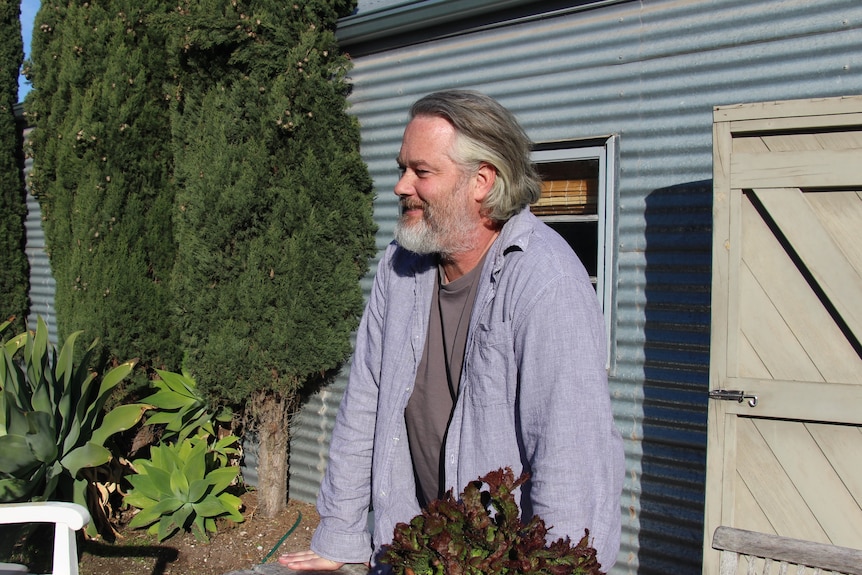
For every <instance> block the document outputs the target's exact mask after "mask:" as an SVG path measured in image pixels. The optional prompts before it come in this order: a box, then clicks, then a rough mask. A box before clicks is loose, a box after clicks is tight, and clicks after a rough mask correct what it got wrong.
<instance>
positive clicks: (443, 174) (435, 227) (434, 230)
mask: <svg viewBox="0 0 862 575" xmlns="http://www.w3.org/2000/svg"><path fill="white" fill-rule="evenodd" d="M454 142H455V129H454V128H453V127H452V125H451V124H450V123H449V122H448V121H446V120H444V119H443V118H439V117H435V116H418V117H416V118H414V119H413V120H411V121H410V123H409V124H408V125H407V129H406V130H404V138H403V140H402V143H401V152H400V153H399V154H398V165H399V167H400V168H401V178H400V179H399V180H398V184H396V186H395V194H396V195H397V196H398V197H399V198H400V200H401V218H400V220H399V221H398V226H397V227H396V229H395V239H396V240H397V241H398V243H399V245H401V246H402V247H404V248H406V249H408V250H410V251H412V252H415V253H419V254H427V253H439V254H442V255H444V256H448V255H452V254H456V253H459V252H463V251H467V250H468V249H470V248H472V247H473V240H474V238H475V232H476V230H477V228H478V227H479V223H480V220H479V204H478V202H476V201H475V199H474V197H473V194H472V193H471V183H472V179H473V178H471V175H470V174H469V173H465V171H464V169H463V168H462V167H461V166H459V165H458V164H456V163H455V162H454V161H453V160H452V158H451V157H450V151H451V150H452V146H453V144H454Z"/></svg>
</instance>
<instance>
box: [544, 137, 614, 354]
mask: <svg viewBox="0 0 862 575" xmlns="http://www.w3.org/2000/svg"><path fill="white" fill-rule="evenodd" d="M531 159H532V161H533V163H534V164H536V165H539V164H543V163H556V162H567V161H578V160H597V161H598V184H597V198H596V199H597V209H596V212H597V213H596V214H595V215H542V216H537V217H538V218H539V219H541V220H542V221H544V222H550V223H552V222H555V221H557V222H578V221H581V222H586V221H596V222H597V224H598V231H597V235H598V238H597V243H598V246H597V252H598V253H597V254H596V296H597V297H598V299H599V305H600V306H601V309H602V313H603V314H604V316H605V329H606V331H607V342H608V355H609V359H608V364H609V363H610V361H609V360H610V355H611V351H612V350H611V348H612V342H613V337H612V325H613V323H614V322H613V321H612V319H611V315H612V310H613V302H614V296H615V293H614V290H613V285H614V281H613V280H614V277H615V273H614V249H613V247H614V245H615V243H614V237H615V230H616V217H615V211H616V210H615V206H616V204H617V195H618V182H619V175H618V165H619V136H617V135H612V136H606V137H602V138H595V139H589V140H566V141H559V142H546V143H540V144H537V145H536V146H535V147H534V148H533V153H532V156H531Z"/></svg>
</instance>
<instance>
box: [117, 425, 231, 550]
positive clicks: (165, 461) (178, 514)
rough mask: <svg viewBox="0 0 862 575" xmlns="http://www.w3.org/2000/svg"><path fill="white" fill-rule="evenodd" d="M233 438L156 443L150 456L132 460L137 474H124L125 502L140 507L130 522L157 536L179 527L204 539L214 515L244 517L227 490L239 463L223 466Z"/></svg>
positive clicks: (212, 527) (212, 528) (162, 537)
mask: <svg viewBox="0 0 862 575" xmlns="http://www.w3.org/2000/svg"><path fill="white" fill-rule="evenodd" d="M237 441H238V438H237V437H236V436H233V435H230V436H228V437H225V438H224V439H222V440H220V441H218V442H216V444H215V445H214V446H213V447H210V446H209V445H208V443H207V440H206V438H205V437H190V438H187V439H185V440H183V441H181V442H178V443H177V444H171V443H163V444H161V445H157V446H155V447H153V448H152V450H151V451H150V459H137V460H135V461H134V462H133V464H134V466H135V468H136V469H137V471H138V474H137V475H132V476H129V478H128V479H129V482H130V483H131V484H132V487H133V489H131V490H130V491H129V492H128V493H127V494H126V497H125V502H126V503H128V504H129V505H132V506H134V507H138V508H139V509H140V510H141V511H140V512H138V514H137V515H135V516H134V517H133V518H132V520H131V522H129V527H149V529H148V532H149V533H152V534H155V535H157V536H158V538H159V541H164V540H165V539H167V538H168V537H170V536H172V535H173V534H175V533H176V532H177V531H180V530H182V531H192V532H193V533H194V535H195V538H196V539H198V540H199V541H207V540H208V536H207V532H211V533H214V532H215V531H216V521H215V520H216V519H217V518H219V517H227V518H228V519H230V520H232V521H235V522H241V521H243V516H242V513H240V511H239V510H240V508H241V506H242V500H241V499H240V498H239V497H237V496H235V495H233V494H231V493H228V492H227V488H228V487H229V486H230V484H231V483H232V482H233V480H234V479H235V478H236V476H237V474H238V473H239V468H238V467H234V466H228V465H226V463H227V460H226V458H224V454H225V453H226V452H227V451H228V450H229V448H230V445H232V444H234V443H236V442H237Z"/></svg>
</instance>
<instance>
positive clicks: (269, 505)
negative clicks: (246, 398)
mask: <svg viewBox="0 0 862 575" xmlns="http://www.w3.org/2000/svg"><path fill="white" fill-rule="evenodd" d="M293 404H294V399H293V398H291V397H285V396H284V395H282V394H280V393H277V392H273V391H256V392H254V394H253V396H252V401H251V408H252V415H253V417H254V419H255V428H256V431H257V436H258V440H259V441H260V447H259V449H258V461H257V476H258V485H257V492H258V508H257V512H258V513H259V514H261V515H262V516H263V517H275V516H276V515H277V514H279V513H281V512H282V511H284V509H285V508H286V507H287V477H288V465H287V461H288V452H289V450H290V443H289V439H290V427H289V425H290V416H291V414H292V413H293V410H294V405H293Z"/></svg>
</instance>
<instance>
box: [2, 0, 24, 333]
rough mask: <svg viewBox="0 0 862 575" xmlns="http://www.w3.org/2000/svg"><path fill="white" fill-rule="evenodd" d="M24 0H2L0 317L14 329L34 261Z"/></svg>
mask: <svg viewBox="0 0 862 575" xmlns="http://www.w3.org/2000/svg"><path fill="white" fill-rule="evenodd" d="M20 15H21V10H20V5H19V0H0V70H2V75H0V314H2V315H0V321H2V320H4V319H7V318H8V317H9V316H15V318H16V319H15V321H14V323H13V328H12V330H10V331H11V332H12V333H17V332H18V331H20V330H22V329H23V327H24V320H25V318H26V316H27V311H28V298H27V292H28V291H29V266H28V263H27V257H26V255H25V253H24V241H25V237H26V236H25V231H24V219H25V218H26V217H27V203H26V200H25V196H24V194H25V191H24V181H23V179H22V172H21V167H22V166H21V134H20V130H19V127H18V126H16V123H15V110H14V107H15V104H16V103H17V102H18V70H19V69H20V68H21V62H22V61H23V59H24V48H23V44H22V42H21V22H20Z"/></svg>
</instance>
